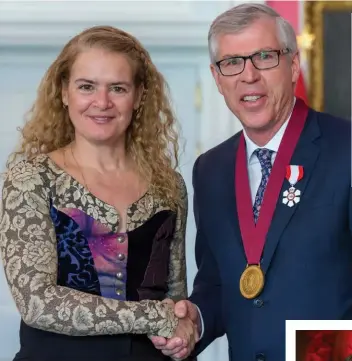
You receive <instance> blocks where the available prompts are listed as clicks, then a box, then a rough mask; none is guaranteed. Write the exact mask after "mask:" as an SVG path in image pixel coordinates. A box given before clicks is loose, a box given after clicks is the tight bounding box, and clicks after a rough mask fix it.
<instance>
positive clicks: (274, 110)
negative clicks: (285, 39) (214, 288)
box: [211, 17, 300, 132]
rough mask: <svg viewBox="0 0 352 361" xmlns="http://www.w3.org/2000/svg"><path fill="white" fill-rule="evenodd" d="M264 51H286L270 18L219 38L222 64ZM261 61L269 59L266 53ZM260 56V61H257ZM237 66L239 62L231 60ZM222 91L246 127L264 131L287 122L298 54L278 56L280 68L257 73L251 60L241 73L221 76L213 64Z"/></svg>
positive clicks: (219, 52)
mask: <svg viewBox="0 0 352 361" xmlns="http://www.w3.org/2000/svg"><path fill="white" fill-rule="evenodd" d="M265 50H283V49H282V46H281V45H280V42H279V39H278V28H277V23H276V21H275V20H274V19H271V18H266V17H264V18H261V19H258V20H257V21H255V22H254V23H253V24H252V25H250V26H249V27H248V28H246V29H245V30H243V31H242V32H240V33H238V34H224V35H221V36H219V37H218V38H217V56H216V60H217V61H220V60H223V59H227V58H230V57H234V56H248V55H252V54H254V53H257V52H261V51H265ZM258 57H259V58H260V59H263V60H260V61H263V64H264V61H265V59H269V57H268V56H267V55H266V53H265V52H263V53H262V55H259V56H258ZM258 57H257V58H258ZM226 64H230V66H232V65H233V64H237V60H236V59H234V60H230V63H226ZM211 70H212V74H213V76H214V79H215V81H216V84H217V87H218V90H219V92H220V93H221V94H222V95H223V96H224V99H225V102H226V104H227V106H228V107H229V108H230V110H231V111H232V112H233V113H234V114H235V115H236V117H237V118H238V119H239V120H240V121H241V122H242V124H243V126H244V128H246V129H247V130H252V131H257V132H258V131H265V130H267V129H270V128H272V127H273V125H274V124H276V123H278V122H280V121H284V120H285V119H282V118H283V117H287V116H288V115H289V114H288V112H289V111H290V106H291V102H292V98H293V96H294V85H295V83H296V82H297V79H298V76H299V71H300V66H299V57H298V55H297V54H286V55H279V65H278V66H276V67H274V68H271V69H266V70H258V69H256V68H255V67H254V65H253V63H252V62H251V60H250V59H247V60H246V62H245V67H244V70H243V72H242V73H240V74H238V75H233V76H224V75H222V74H221V73H220V72H219V71H218V69H217V67H216V65H213V64H212V65H211Z"/></svg>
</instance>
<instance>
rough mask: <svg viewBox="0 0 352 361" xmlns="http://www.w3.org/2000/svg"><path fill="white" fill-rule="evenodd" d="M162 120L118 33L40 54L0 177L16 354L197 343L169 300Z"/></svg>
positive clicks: (100, 353)
mask: <svg viewBox="0 0 352 361" xmlns="http://www.w3.org/2000/svg"><path fill="white" fill-rule="evenodd" d="M174 123H175V121H174V117H173V115H172V112H171V109H170V105H169V103H168V100H167V96H166V93H165V82H164V80H163V77H162V76H161V74H160V73H158V71H157V70H156V68H155V66H154V65H153V63H152V61H151V59H150V57H149V55H148V53H147V51H146V50H145V49H144V48H143V47H142V46H141V44H140V43H139V42H138V41H137V40H136V39H135V38H133V37H132V36H131V35H129V34H127V33H125V32H123V31H120V30H118V29H115V28H112V27H94V28H91V29H88V30H86V31H84V32H82V33H81V34H79V35H78V36H76V37H74V38H73V39H72V40H71V41H70V42H69V43H68V44H67V45H66V46H65V47H64V48H63V50H62V52H61V53H60V55H59V56H58V58H57V59H56V60H55V62H54V63H53V64H52V65H51V66H50V68H49V69H48V71H47V73H46V75H45V77H44V79H43V80H42V82H41V84H40V87H39V91H38V98H37V100H36V102H35V104H34V106H33V108H32V112H31V117H30V119H29V121H28V122H27V123H26V124H25V126H24V128H23V131H22V136H23V138H22V143H21V146H20V149H19V151H18V152H16V153H15V154H14V157H11V159H12V160H10V161H9V162H8V166H7V167H8V169H7V175H6V179H5V181H4V186H3V197H2V202H3V212H2V218H1V226H0V231H1V234H0V236H1V253H2V256H3V261H4V268H5V273H6V277H7V280H8V283H9V286H10V290H11V292H12V295H13V298H14V300H15V302H16V305H17V308H18V310H19V312H20V314H21V318H22V322H21V329H20V342H21V349H20V351H19V353H18V354H17V356H16V358H15V360H30V361H49V360H50V361H56V360H57V361H68V360H70V361H71V360H73V361H76V360H85V361H87V360H92V361H93V360H102V361H121V360H124V361H125V360H126V361H127V360H128V361H132V360H133V361H135V360H153V361H154V360H155V361H157V360H166V359H168V358H167V357H165V356H163V355H162V354H161V352H160V351H158V350H156V349H155V348H154V346H153V345H152V343H151V342H150V340H149V339H148V336H151V335H160V336H164V337H171V336H174V335H178V336H179V337H181V338H182V339H183V340H184V342H185V345H186V344H187V342H193V343H194V342H195V341H196V340H195V338H196V333H195V332H194V326H193V324H192V322H191V321H190V320H188V319H184V320H177V319H176V317H175V316H174V312H173V307H172V303H171V304H170V302H169V300H167V298H171V299H173V300H178V299H181V298H185V297H186V269H185V267H186V266H185V244H184V236H185V226H186V217H187V196H186V188H185V184H184V182H183V180H182V177H181V176H180V175H179V174H178V173H176V172H175V170H174V168H173V166H177V150H178V148H177V136H176V134H175V132H174V130H173V127H174ZM170 144H171V145H172V147H173V152H170V147H169V145H170ZM18 156H20V157H21V159H22V160H20V161H18V160H17V159H18ZM13 159H15V160H13ZM173 163H174V164H173ZM89 336H90V337H89Z"/></svg>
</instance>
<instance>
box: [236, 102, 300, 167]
mask: <svg viewBox="0 0 352 361" xmlns="http://www.w3.org/2000/svg"><path fill="white" fill-rule="evenodd" d="M295 103H296V98H295V99H294V103H293V105H295ZM291 115H292V111H291V113H290V115H289V117H288V118H287V120H286V121H285V122H284V123H283V124H282V126H281V127H280V129H279V130H278V131H277V132H276V134H275V135H274V136H273V137H272V138H271V139H270V141H269V142H268V143H267V144H265V145H264V146H262V147H259V146H258V145H257V144H255V143H254V142H253V141H252V140H251V139H250V138H249V137H248V135H247V133H246V131H245V130H243V135H244V138H245V141H246V149H247V162H248V164H251V163H252V162H253V161H254V162H256V161H257V157H255V156H253V152H254V151H255V150H256V149H258V148H266V149H269V150H272V151H274V152H277V151H278V150H279V146H280V143H281V140H282V137H283V136H284V133H285V130H286V128H287V125H288V122H289V120H290V118H291Z"/></svg>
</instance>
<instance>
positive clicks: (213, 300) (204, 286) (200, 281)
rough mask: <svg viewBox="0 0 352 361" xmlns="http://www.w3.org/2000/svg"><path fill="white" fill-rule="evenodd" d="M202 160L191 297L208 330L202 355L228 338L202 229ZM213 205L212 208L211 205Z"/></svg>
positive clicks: (199, 349) (212, 262) (214, 268)
mask: <svg viewBox="0 0 352 361" xmlns="http://www.w3.org/2000/svg"><path fill="white" fill-rule="evenodd" d="M199 160H200V158H198V160H197V161H196V163H195V166H194V170H193V187H194V205H193V208H194V216H195V222H196V227H197V236H196V246H195V256H196V264H197V268H198V272H197V275H196V277H195V280H194V285H193V292H192V294H191V296H190V298H189V300H190V301H191V302H193V303H194V304H195V305H197V307H198V309H199V310H200V313H201V317H202V320H203V325H204V329H203V330H202V338H201V340H200V342H199V343H198V344H197V345H196V349H195V353H196V354H197V355H198V354H199V353H201V352H202V351H203V350H204V349H205V348H206V347H207V346H208V345H209V344H210V343H211V342H213V341H214V340H215V339H216V338H217V337H221V336H223V335H224V333H225V331H224V326H223V321H222V312H221V303H222V302H221V282H220V276H219V271H218V267H217V263H216V260H215V258H214V256H213V254H212V251H211V249H210V247H209V244H208V239H207V237H206V235H205V233H204V230H203V228H202V222H203V220H202V219H201V212H200V208H199V206H200V205H199V202H198V200H199V197H200V195H199V179H198V177H197V171H198V167H199ZM209 206H210V205H209Z"/></svg>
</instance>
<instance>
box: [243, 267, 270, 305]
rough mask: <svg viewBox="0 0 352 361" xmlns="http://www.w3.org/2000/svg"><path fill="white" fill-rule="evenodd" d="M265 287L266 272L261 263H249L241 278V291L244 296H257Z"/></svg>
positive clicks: (250, 297)
mask: <svg viewBox="0 0 352 361" xmlns="http://www.w3.org/2000/svg"><path fill="white" fill-rule="evenodd" d="M263 287H264V273H263V271H262V269H261V268H260V266H259V265H250V266H249V265H247V267H246V269H245V270H244V271H243V273H242V275H241V279H240V291H241V294H242V296H243V297H245V298H248V299H252V298H255V297H257V296H258V295H259V294H260V292H262V289H263Z"/></svg>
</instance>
